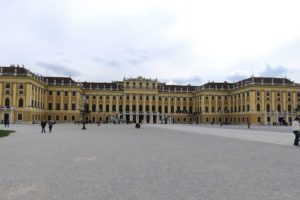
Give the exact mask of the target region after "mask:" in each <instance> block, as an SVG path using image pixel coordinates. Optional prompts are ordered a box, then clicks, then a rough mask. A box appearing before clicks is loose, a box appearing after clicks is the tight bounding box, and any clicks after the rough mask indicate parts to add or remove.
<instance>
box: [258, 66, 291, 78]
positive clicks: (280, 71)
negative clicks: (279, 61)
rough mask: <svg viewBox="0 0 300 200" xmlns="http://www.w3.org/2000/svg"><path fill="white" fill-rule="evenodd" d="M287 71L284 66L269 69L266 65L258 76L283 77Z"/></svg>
mask: <svg viewBox="0 0 300 200" xmlns="http://www.w3.org/2000/svg"><path fill="white" fill-rule="evenodd" d="M288 71H289V70H288V68H286V67H284V66H277V67H271V66H270V65H269V64H267V65H266V67H265V69H264V70H263V71H262V72H261V73H260V75H261V76H267V77H284V76H286V75H287V73H288Z"/></svg>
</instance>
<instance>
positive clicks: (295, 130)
mask: <svg viewBox="0 0 300 200" xmlns="http://www.w3.org/2000/svg"><path fill="white" fill-rule="evenodd" d="M292 129H293V133H294V134H295V140H294V146H299V137H300V135H299V129H300V125H299V117H296V118H295V120H294V121H293V124H292Z"/></svg>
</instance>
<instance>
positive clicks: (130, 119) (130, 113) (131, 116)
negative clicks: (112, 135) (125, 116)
mask: <svg viewBox="0 0 300 200" xmlns="http://www.w3.org/2000/svg"><path fill="white" fill-rule="evenodd" d="M132 120H133V113H132V112H131V111H129V121H131V122H132Z"/></svg>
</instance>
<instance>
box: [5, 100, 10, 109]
mask: <svg viewBox="0 0 300 200" xmlns="http://www.w3.org/2000/svg"><path fill="white" fill-rule="evenodd" d="M5 106H6V107H9V106H10V100H9V98H6V99H5Z"/></svg>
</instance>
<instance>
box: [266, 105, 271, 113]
mask: <svg viewBox="0 0 300 200" xmlns="http://www.w3.org/2000/svg"><path fill="white" fill-rule="evenodd" d="M266 110H267V112H270V110H271V108H270V104H267V106H266Z"/></svg>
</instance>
